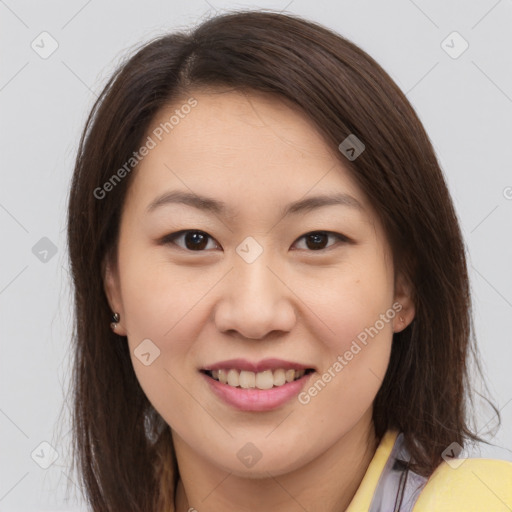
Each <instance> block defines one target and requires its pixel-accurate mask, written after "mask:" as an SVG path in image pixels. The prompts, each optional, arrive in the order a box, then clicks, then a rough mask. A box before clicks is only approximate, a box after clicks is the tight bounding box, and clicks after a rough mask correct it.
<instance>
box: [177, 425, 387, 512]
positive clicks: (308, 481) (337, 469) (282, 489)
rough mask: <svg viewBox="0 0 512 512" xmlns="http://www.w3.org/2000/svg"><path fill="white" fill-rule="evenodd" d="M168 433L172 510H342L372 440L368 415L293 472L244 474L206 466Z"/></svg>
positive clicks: (371, 452)
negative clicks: (175, 476) (173, 469)
mask: <svg viewBox="0 0 512 512" xmlns="http://www.w3.org/2000/svg"><path fill="white" fill-rule="evenodd" d="M364 419H365V420H367V419H368V418H364ZM173 437H174V442H175V446H176V455H177V460H178V466H179V471H180V479H179V482H178V486H177V488H176V497H175V505H176V506H175V512H188V511H189V510H191V511H193V510H194V509H197V512H221V511H225V510H238V511H240V512H260V511H261V512H266V511H268V510H276V509H277V510H279V511H280V512H297V511H301V510H321V511H322V512H343V511H345V510H346V508H347V507H348V506H349V504H350V502H351V501H352V498H353V497H354V494H355V493H356V491H357V489H358V487H359V485H360V483H361V480H362V479H363V477H364V475H365V472H366V470H367V468H368V465H369V464H370V461H371V460H372V458H373V455H374V454H375V450H376V448H377V444H378V440H377V438H376V436H375V430H374V428H373V422H372V421H371V418H370V421H369V422H368V421H366V422H365V423H361V422H360V424H357V425H356V426H355V427H354V428H353V429H352V430H350V431H349V432H347V433H346V434H345V435H344V436H343V437H341V438H340V439H339V440H338V441H337V442H336V443H335V444H334V445H332V446H331V447H329V449H328V450H326V451H325V452H324V453H322V454H320V455H319V456H318V457H316V458H315V459H313V460H310V461H309V462H307V463H306V464H305V465H303V466H301V467H299V468H297V469H295V470H293V471H290V472H288V473H284V474H281V475H278V476H272V475H271V474H270V473H269V476H268V477H264V478H248V477H243V476H237V475H234V474H233V473H230V472H227V471H224V470H221V469H220V468H218V467H215V466H212V465H211V464H209V463H208V462H207V461H205V460H204V459H202V458H200V456H199V455H198V454H197V453H195V452H193V451H192V450H190V448H189V447H188V446H186V445H184V444H183V443H182V440H181V439H179V437H178V436H177V435H176V433H175V432H174V433H173ZM180 459H181V460H180ZM319 504H321V505H319Z"/></svg>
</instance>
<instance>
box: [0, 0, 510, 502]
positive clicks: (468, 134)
mask: <svg viewBox="0 0 512 512" xmlns="http://www.w3.org/2000/svg"><path fill="white" fill-rule="evenodd" d="M287 1H288V0H284V1H279V2H277V1H274V2H272V1H269V2H260V3H258V4H257V5H255V4H249V3H247V4H244V3H236V4H235V3H234V2H233V3H231V2H222V1H220V0H217V1H215V0H212V1H211V2H210V3H208V2H206V1H205V0H193V1H188V2H177V1H159V0H151V1H144V2H142V1H138V2H126V1H124V2H122V1H120V0H116V1H109V2H100V1H99V0H89V1H87V0H72V1H71V0H68V1H45V2H37V1H31V2H28V1H22V0H0V38H1V47H2V56H1V61H0V70H1V72H0V107H1V117H0V120H1V121H0V129H1V135H0V140H1V144H2V146H1V148H2V152H1V156H2V158H1V161H0V176H1V186H0V233H1V242H0V243H1V265H0V339H1V347H0V383H1V387H0V433H1V435H0V460H1V470H0V471H1V472H0V511H3V512H5V511H25V512H27V511H33V510H85V508H84V507H83V505H82V508H81V507H80V505H79V500H76V501H75V499H74V498H73V497H71V499H70V500H69V501H68V502H66V500H65V495H64V487H65V485H66V484H67V483H68V481H69V479H70V478H74V476H73V475H70V474H69V467H68V466H69V460H68V458H67V453H68V451H69V449H68V444H69V439H70V437H69V423H67V419H66V415H65V414H64V417H63V423H64V425H63V426H58V425H57V419H58V415H59V412H60V410H61V407H62V404H63V400H64V396H65V390H66V389H67V385H68V378H69V359H70V356H71V354H70V350H69V348H70V341H69V336H70V325H71V324H70V319H71V314H72V302H71V296H70V288H69V276H68V273H67V268H68V262H67V257H66V253H65V249H66V245H65V244H66V242H65V211H66V203H67V190H68V186H69V181H70V177H71V173H72V167H73V161H74V157H75V154H76V148H77V144H78V138H79V135H80V131H81V129H82V127H83V124H84V122H85V119H86V115H87V113H88V111H89V109H90V107H91V106H92V103H93V101H94V99H95V97H96V95H97V94H98V92H99V91H100V89H101V87H102V85H103V84H104V83H105V81H106V79H107V78H108V76H109V75H110V74H111V72H112V71H113V69H114V67H116V65H117V64H118V63H119V62H120V59H121V58H122V57H124V56H125V55H126V54H127V52H129V51H130V49H131V48H133V47H134V46H135V45H137V44H138V43H140V42H142V41H146V40H147V39H149V38H152V37H154V36H156V35H158V34H161V33H163V32H166V31H171V30H173V29H175V28H182V27H186V26H189V25H190V24H193V23H195V22H198V21H200V20H201V19H202V18H204V17H207V16H212V15H213V14H215V12H216V10H218V11H224V10H229V9H232V8H239V7H243V6H247V7H250V8H268V9H273V10H282V9H283V10H284V9H286V11H288V12H292V13H297V14H300V15H303V16H305V17H307V18H310V19H312V20H316V21H319V22H320V23H323V24H325V25H326V26H328V27H330V28H332V29H334V30H336V31H337V32H339V33H341V34H342V35H344V36H346V37H348V38H349V39H351V40H352V41H354V42H355V43H356V44H358V45H359V46H361V47H362V48H363V49H364V50H366V51H367V52H368V53H369V54H370V55H372V56H373V57H374V58H375V59H376V60H377V61H378V62H379V63H380V64H381V65H382V66H383V67H384V69H386V70H387V72H388V73H389V74H390V75H391V77H392V78H393V79H394V80H395V81H396V82H397V84H398V85H399V87H400V88H401V89H402V90H403V91H404V92H405V93H406V94H407V97H408V98H409V100H410V101H411V103H412V105H413V106H414V108H415V109H416V111H417V112H418V115H419V117H420V118H421V120H422V122H423V123H424V125H425V128H426V130H427V132H428V133H429V135H430V137H431V140H432V142H433V144H434V147H435V150H436V152H437V154H438V157H439V160H440V163H441V165H442V168H443V170H444V172H445V174H446V178H447V181H448V185H449V188H450V191H451V193H452V195H453V199H454V202H455V206H456V208H457V212H458V215H459V218H460V221H461V224H462V228H463V232H464V236H465V241H466V244H467V248H468V253H469V263H470V270H471V282H472V289H473V300H474V306H475V322H476V329H477V336H478V339H479V343H480V349H481V353H482V357H483V361H482V363H483V365H484V368H485V370H486V372H487V376H488V382H489V385H490V390H491V393H492V394H493V396H494V399H495V402H496V403H497V405H498V406H499V408H500V409H501V412H502V415H503V426H502V428H501V430H500V431H499V432H498V435H497V436H496V437H494V438H493V439H492V441H493V442H494V443H496V444H498V445H499V446H500V447H501V448H489V447H487V446H486V445H484V446H483V447H482V451H481V452H480V453H479V455H481V456H485V457H498V458H505V459H508V460H512V451H511V449H512V386H511V381H512V379H511V364H510V363H511V359H512V339H511V335H510V329H511V327H512V324H511V319H512V275H511V271H510V264H511V262H512V242H511V237H512V230H511V227H512V222H511V221H512V172H511V169H512V167H511V161H512V138H511V136H512V31H511V27H512V2H511V1H510V0H501V1H496V0H485V1H484V0H481V1H472V2H468V1H466V2H463V1H453V0H452V1H441V0H436V1H430V2H427V1H425V0H421V1H420V0H417V1H415V2H413V1H412V0H393V1H387V2H380V1H378V0H371V1H370V0H368V1H359V2H356V1H355V0H353V1H334V0H332V1H323V2H320V1H315V2H311V1H309V2H308V1H306V0H292V1H291V2H290V3H288V4H287ZM43 31H47V32H49V33H50V34H51V36H52V37H53V38H54V39H55V40H56V41H57V43H58V45H59V46H58V49H57V50H56V51H55V52H54V53H53V54H52V55H51V56H50V57H48V58H47V59H43V58H41V57H40V56H39V55H38V53H36V52H35V51H34V50H33V49H32V47H31V43H32V41H34V40H36V42H37V41H39V40H40V39H37V38H38V36H39V35H40V34H41V32H43ZM453 31H457V32H458V33H460V35H461V36H462V37H463V38H464V39H465V40H466V41H467V42H468V43H469V48H468V49H467V50H466V51H465V52H464V53H462V54H461V55H460V56H459V57H458V58H452V57H451V56H450V55H449V54H448V53H447V52H446V51H445V50H444V49H443V47H442V45H441V44H442V41H443V40H444V39H445V38H446V37H447V36H448V35H449V34H451V33H452V32H453ZM39 44H41V43H39ZM447 44H449V45H451V46H453V47H454V48H453V49H452V51H456V50H457V49H459V48H460V42H459V41H455V42H454V43H451V42H450V39H448V42H447ZM46 48H48V46H46ZM43 237H47V238H48V239H50V240H51V241H52V242H53V244H55V246H56V248H57V253H56V254H55V255H54V256H53V257H52V256H51V252H50V253H48V255H47V256H46V258H47V260H48V261H46V262H44V261H41V260H40V258H44V256H45V255H44V253H41V252H39V254H38V256H39V257H37V256H36V254H34V253H33V251H32V248H33V247H34V246H35V245H36V244H37V243H38V242H39V241H40V239H41V238H43ZM37 247H39V246H36V248H37ZM35 252H36V253H37V252H38V251H37V250H36V251H35ZM64 411H66V408H64ZM493 421H494V420H493V417H492V411H490V410H489V408H488V407H484V406H481V407H480V408H479V422H478V426H479V428H483V427H484V426H485V424H486V423H489V425H492V424H493ZM43 441H46V442H48V443H50V444H51V445H52V446H53V447H54V449H55V450H56V451H57V452H58V454H59V458H58V459H57V461H56V462H55V463H54V464H52V465H51V466H50V467H49V468H48V469H42V468H41V467H40V466H39V465H38V464H36V462H35V461H34V460H33V459H32V457H31V454H32V453H33V452H34V450H36V451H35V454H34V459H36V460H38V461H42V462H44V460H48V457H49V454H50V452H49V448H48V447H47V446H46V445H43V446H42V447H40V446H39V445H40V443H41V442H43ZM477 455H478V454H477ZM71 486H72V488H73V484H71ZM76 494H77V495H78V493H76Z"/></svg>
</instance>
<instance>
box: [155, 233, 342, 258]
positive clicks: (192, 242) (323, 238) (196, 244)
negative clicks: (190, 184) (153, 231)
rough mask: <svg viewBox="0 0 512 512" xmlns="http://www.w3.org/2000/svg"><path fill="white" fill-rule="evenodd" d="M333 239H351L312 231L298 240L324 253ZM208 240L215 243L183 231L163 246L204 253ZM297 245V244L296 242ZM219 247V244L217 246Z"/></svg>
mask: <svg viewBox="0 0 512 512" xmlns="http://www.w3.org/2000/svg"><path fill="white" fill-rule="evenodd" d="M329 237H331V238H335V239H337V240H338V241H340V242H348V241H349V239H348V238H347V237H346V236H344V235H342V234H340V233H333V232H331V231H312V232H311V233H306V234H305V235H302V236H301V237H300V238H298V240H302V239H304V240H305V242H306V248H307V249H310V250H311V251H314V252H317V251H322V250H324V249H326V248H329V247H331V246H332V245H333V244H330V245H328V246H327V247H325V243H326V242H327V240H328V239H329ZM182 238H183V239H184V241H185V247H183V246H182V245H180V244H177V243H176V242H175V241H176V240H179V239H182ZM208 239H211V240H213V241H214V238H212V237H211V236H210V235H209V234H208V233H205V232H204V231H198V230H190V229H188V230H183V231H178V232H177V233H171V234H170V235H167V236H165V237H164V238H163V239H162V243H163V244H169V243H171V244H174V245H177V246H178V247H181V248H182V249H185V250H188V251H196V252H201V251H203V250H204V249H205V248H206V246H207V245H208ZM296 243H297V242H296ZM217 246H218V244H217Z"/></svg>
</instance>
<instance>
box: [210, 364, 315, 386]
mask: <svg viewBox="0 0 512 512" xmlns="http://www.w3.org/2000/svg"><path fill="white" fill-rule="evenodd" d="M305 373H306V370H284V369H282V368H278V369H277V370H274V371H272V370H265V371H263V372H258V373H254V372H249V371H246V370H242V371H239V370H235V369H234V368H230V369H229V370H212V372H211V376H212V377H213V378H214V379H215V380H218V381H219V382H221V383H222V384H227V385H228V386H232V387H235V388H236V387H241V388H243V389H250V388H257V389H271V388H272V387H274V386H276V387H278V386H283V385H284V384H286V383H287V382H292V381H294V380H297V379H300V378H301V377H303V376H304V374H305Z"/></svg>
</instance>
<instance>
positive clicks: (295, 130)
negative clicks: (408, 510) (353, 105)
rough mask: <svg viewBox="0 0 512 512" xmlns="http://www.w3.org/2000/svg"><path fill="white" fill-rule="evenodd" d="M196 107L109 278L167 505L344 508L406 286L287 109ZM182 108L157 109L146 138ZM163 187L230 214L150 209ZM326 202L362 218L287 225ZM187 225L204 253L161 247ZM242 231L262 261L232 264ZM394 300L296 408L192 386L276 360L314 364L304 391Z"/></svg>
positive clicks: (153, 172)
mask: <svg viewBox="0 0 512 512" xmlns="http://www.w3.org/2000/svg"><path fill="white" fill-rule="evenodd" d="M190 96H193V97H194V98H196V99H197V101H198V104H197V106H195V107H194V108H193V109H192V110H191V112H190V114H188V115H187V116H184V118H183V119H181V120H180V122H179V124H178V125H176V126H175V127H174V129H173V130H172V131H170V132H169V134H168V135H166V136H165V137H164V138H163V139H162V141H161V142H159V143H158V144H157V146H156V147H155V148H154V149H152V150H151V151H150V152H149V154H148V155H147V156H146V157H145V158H144V159H143V160H142V161H141V163H140V164H139V165H138V168H137V170H136V171H134V173H135V175H134V176H133V182H132V183H131V185H130V188H129V191H128V195H127V198H126V201H125V204H124V208H123V212H122V217H121V228H120V235H119V241H118V246H117V255H116V258H115V259H114V260H112V261H110V260H109V261H108V262H107V266H106V272H105V275H104V279H105V291H106V293H107V296H108V299H109V303H110V305H111V307H112V310H113V311H117V312H119V314H120V317H121V320H120V322H119V325H118V327H117V329H116V332H117V333H118V334H121V335H127V336H128V344H129V348H130V353H131V356H132V363H133V367H134V370H135V373H136V375H137V378H138V380H139V381H140V384H141V386H142V388H143V390H144V392H145V393H146V395H147V396H148V398H149V400H150V401H151V403H152V404H153V406H154V407H155V408H156V410H157V411H158V412H159V413H160V414H161V416H162V417H163V418H164V419H165V421H166V422H167V423H168V424H169V425H170V427H171V430H172V435H173V442H174V447H175V452H176V457H177V461H178V465H179V471H180V482H179V484H178V488H177V496H176V502H175V503H176V510H178V511H179V512H182V511H187V510H188V509H189V507H194V508H195V509H197V510H198V511H199V512H220V511H224V510H228V509H229V510H238V511H251V512H255V511H262V512H263V511H265V512H266V511H268V510H280V511H282V512H292V511H293V512H296V511H297V512H298V511H303V510H304V509H306V510H317V511H325V512H331V511H332V512H334V511H336V512H339V511H341V510H345V509H346V507H347V506H348V504H349V503H350V501H351V500H352V498H353V496H354V494H355V492H356V490H357V488H358V486H359V484H360V483H361V480H362V478H363V476H364V474H365V471H366V469H367V467H368V464H369V463H370V461H371V459H372V457H373V455H374V452H375V449H376V446H377V444H378V441H379V440H378V439H376V436H375V432H374V428H373V423H372V420H371V418H372V403H373V400H374V398H375V395H376V394H377V391H378V389H379V387H380V385H381V382H382V378H383V376H384V374H385V372H386V369H387V366H388V363H389V356H390V350H391V343H392V336H393V330H394V331H395V332H398V331H400V330H402V329H404V328H405V327H406V325H408V324H409V323H410V322H411V321H412V319H413V317H414V306H413V304H412V300H411V296H410V289H409V287H408V286H407V285H406V284H405V281H404V280H403V279H402V277H401V274H400V273H398V274H396V275H395V272H394V269H393V261H392V255H391V252H390V248H389V245H388V242H387V240H386V237H385V235H384V231H383V229H382V226H381V224H380V222H379V218H378V216H377V214H376V212H375V211H374V210H373V208H372V206H371V204H369V202H368V200H367V198H366V197H365V195H364V194H363V192H362V190H360V189H359V187H358V186H357V185H356V183H355V181H354V180H353V179H352V178H351V176H350V174H349V172H348V171H347V169H346V168H345V167H344V165H343V159H344V158H345V157H344V156H343V155H341V154H336V152H334V151H333V150H332V149H331V148H330V147H329V146H327V144H326V142H325V141H324V139H323V138H322V136H321V135H320V134H319V133H318V131H317V130H316V129H315V126H314V125H313V124H312V123H311V121H309V120H308V119H307V118H306V117H305V116H304V115H303V114H302V113H300V112H299V111H298V110H297V109H295V108H294V107H293V105H292V104H290V103H289V102H288V101H287V100H283V99H280V98H276V97H274V96H270V95H265V94H262V93H257V92H250V93H241V92H237V91H234V90H220V89H219V90H195V91H193V93H192V94H190V95H189V96H187V98H188V97H190ZM185 102H186V98H184V99H183V101H182V102H178V101H177V102H176V103H174V104H173V105H172V106H169V107H168V108H165V109H163V110H162V111H161V112H159V113H158V115H157V117H156V118H155V119H154V121H153V123H152V128H153V127H155V126H157V125H158V124H159V123H160V122H165V121H166V120H168V119H169V117H170V115H172V113H173V112H174V110H175V109H176V108H179V106H180V105H182V104H184V103H185ZM148 133H150V132H148ZM340 142H341V141H340ZM340 156H341V157H340ZM169 190H181V191H188V192H190V191H192V192H194V193H197V194H202V195H207V196H209V197H212V198H215V199H217V200H220V201H224V202H226V203H227V204H228V206H229V208H230V209H231V210H232V215H231V216H227V217H223V216H220V215H216V214H213V213H211V212H202V211H200V210H197V209H194V208H193V207H190V206H186V205H183V204H172V205H170V204H169V205H166V206H162V207H159V208H156V209H155V210H154V211H153V212H151V213H147V212H146V208H147V206H148V205H149V204H150V203H151V202H152V201H153V200H154V199H155V198H156V197H157V196H159V195H161V194H162V193H163V192H164V191H169ZM333 191H337V192H342V193H346V194H350V195H351V196H353V197H354V198H356V199H357V200H358V201H359V202H360V203H361V205H362V206H363V209H361V210H359V209H356V208H350V207H347V206H340V205H334V206H332V205H331V206H324V207H321V208H318V209H314V210H311V211H308V212H305V213H300V214H298V215H295V216H293V215H292V216H290V217H287V218H283V217H282V216H281V213H280V212H281V208H282V207H283V205H286V204H288V203H289V202H292V201H295V200H298V199H302V198H304V197H308V196H311V195H317V194H323V193H332V192H333ZM104 200H108V198H106V199H104ZM185 229H191V230H200V231H203V232H205V233H207V234H208V235H209V237H210V238H208V237H207V239H206V240H205V242H204V244H205V245H204V246H203V248H202V249H201V250H202V252H200V251H194V250H192V249H187V246H186V245H185V244H186V239H184V237H180V238H178V239H176V240H174V243H175V244H176V245H173V244H172V242H168V243H167V244H162V243H159V240H160V239H162V238H163V237H164V236H165V235H168V234H170V233H175V232H178V231H180V230H185ZM313 231H330V232H334V233H340V234H342V235H345V236H346V237H348V238H349V239H350V240H351V241H350V243H349V242H344V241H341V240H338V239H336V237H329V238H324V239H323V241H321V242H320V245H319V247H320V249H315V245H314V244H313V243H311V242H310V243H309V245H308V244H307V239H306V238H305V237H304V235H306V234H308V233H310V232H313ZM248 236H250V237H253V238H254V239H255V240H257V242H258V243H259V244H260V246H261V247H262V248H263V252H262V254H261V255H260V256H259V257H258V258H257V259H256V260H255V261H254V262H252V263H250V264H249V263H247V262H246V261H245V260H244V259H243V258H241V257H240V256H239V255H238V254H237V252H236V248H237V246H238V245H239V244H240V243H241V242H242V241H244V239H245V238H246V237H248ZM189 242H190V238H189ZM192 243H194V240H192ZM196 243H197V242H196ZM322 244H323V245H322ZM189 247H190V245H189ZM397 301H398V302H399V303H400V304H401V305H402V307H403V309H402V310H401V311H400V313H399V314H397V315H396V316H395V317H394V318H393V319H392V320H390V321H389V322H387V323H385V325H384V328H382V329H381V330H380V331H379V332H378V334H377V335H375V336H374V337H373V338H370V337H369V338H368V339H369V342H368V344H367V345H366V346H364V348H363V349H362V350H361V351H360V352H359V353H358V354H357V355H355V356H354V357H353V359H352V360H351V361H350V362H348V364H347V365H346V366H345V367H344V368H343V370H342V371H341V372H339V373H338V374H337V375H336V377H335V378H333V379H332V380H331V382H329V383H328V384H327V385H326V386H325V387H324V388H323V389H322V390H321V392H319V393H318V394H317V396H315V397H314V398H312V399H311V401H310V402H309V403H308V404H307V405H303V404H301V403H299V401H298V400H297V399H296V398H294V399H292V400H291V401H289V402H288V403H286V404H285V405H283V406H281V407H279V408H277V409H275V410H272V411H266V412H243V411H240V410H238V409H235V408H233V407H232V406H230V405H227V404H226V403H224V402H223V401H221V400H220V399H219V398H217V397H216V396H215V395H213V394H212V392H211V391H210V389H209V386H208V385H207V383H206V381H205V379H204V377H203V376H202V375H201V374H200V373H198V369H199V368H201V367H204V366H206V365H207V364H212V363H215V362H217V361H222V360H226V359H231V358H235V357H240V358H245V359H248V360H250V361H259V360H261V359H263V358H267V357H275V358H281V359H285V360H292V361H295V362H299V363H303V364H306V365H308V366H312V367H314V368H316V369H318V372H319V373H317V374H314V375H313V376H312V377H311V381H310V382H314V381H316V380H317V379H318V378H319V375H320V374H322V373H323V372H324V371H326V370H327V369H328V368H329V367H332V365H333V363H334V362H335V361H336V360H337V357H338V355H340V354H341V355H343V354H344V353H345V352H346V350H348V349H349V347H350V346H351V343H352V342H353V340H355V339H356V337H357V335H358V334H359V333H361V332H362V331H364V329H365V328H367V327H369V326H373V325H374V324H375V322H376V321H377V320H378V319H379V315H381V314H383V313H385V312H386V311H388V310H390V308H391V306H392V304H393V303H395V302H397ZM399 316H402V317H403V319H404V320H405V321H404V322H400V320H399ZM146 338H149V339H150V340H151V341H152V342H153V343H154V344H155V345H156V346H157V347H158V348H159V350H160V355H159V357H157V358H156V359H155V360H154V361H153V362H152V363H151V364H150V365H148V366H145V365H144V364H142V363H141V362H140V360H139V359H138V358H137V357H136V356H135V355H134V350H135V349H136V348H137V346H138V345H139V344H140V343H141V341H142V340H144V339H146ZM306 389H307V388H306ZM248 442H251V443H253V444H254V445H255V446H256V447H257V449H258V450H259V452H260V453H261V455H262V456H261V459H260V460H259V461H258V462H257V463H256V464H255V465H254V466H252V467H250V468H248V467H245V466H244V465H243V464H242V463H241V462H240V460H239V459H238V457H237V452H238V450H240V449H241V448H242V447H243V446H244V445H245V444H246V443H248Z"/></svg>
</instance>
